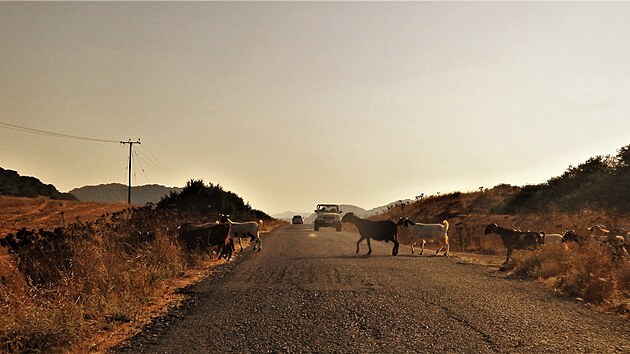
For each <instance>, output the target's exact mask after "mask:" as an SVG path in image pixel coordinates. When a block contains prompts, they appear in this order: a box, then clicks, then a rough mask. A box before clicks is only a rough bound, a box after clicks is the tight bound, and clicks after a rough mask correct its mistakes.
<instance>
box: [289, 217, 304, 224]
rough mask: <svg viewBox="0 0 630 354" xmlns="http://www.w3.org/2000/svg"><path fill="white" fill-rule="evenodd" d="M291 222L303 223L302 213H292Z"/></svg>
mask: <svg viewBox="0 0 630 354" xmlns="http://www.w3.org/2000/svg"><path fill="white" fill-rule="evenodd" d="M291 223H292V224H304V219H303V218H302V215H293V219H291Z"/></svg>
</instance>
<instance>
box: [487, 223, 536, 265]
mask: <svg viewBox="0 0 630 354" xmlns="http://www.w3.org/2000/svg"><path fill="white" fill-rule="evenodd" d="M492 233H494V234H498V235H499V236H501V241H503V246H505V248H506V249H507V255H506V257H505V263H507V262H508V261H509V260H510V256H511V255H512V251H514V250H515V249H532V248H536V247H538V246H539V245H542V244H543V239H542V235H541V234H540V233H539V232H533V231H520V230H514V229H506V228H504V227H501V226H499V225H497V224H490V225H488V226H486V229H485V231H484V234H486V235H487V234H492Z"/></svg>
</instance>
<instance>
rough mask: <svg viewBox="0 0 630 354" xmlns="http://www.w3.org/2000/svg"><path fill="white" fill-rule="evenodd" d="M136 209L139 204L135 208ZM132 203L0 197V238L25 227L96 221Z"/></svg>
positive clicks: (32, 227)
mask: <svg viewBox="0 0 630 354" xmlns="http://www.w3.org/2000/svg"><path fill="white" fill-rule="evenodd" d="M132 206H134V207H137V205H132ZM128 207H129V204H123V203H95V202H79V201H69V200H52V199H48V198H44V197H38V198H22V197H7V196H0V210H1V211H2V219H0V237H4V236H6V235H7V234H8V233H10V232H15V231H16V230H19V229H21V228H23V227H26V228H29V229H40V228H43V229H46V230H53V229H54V228H56V227H60V226H64V225H67V224H70V223H73V222H76V221H82V222H86V221H93V220H96V219H98V218H99V217H101V215H103V214H107V213H115V212H119V211H121V210H124V209H127V208H128Z"/></svg>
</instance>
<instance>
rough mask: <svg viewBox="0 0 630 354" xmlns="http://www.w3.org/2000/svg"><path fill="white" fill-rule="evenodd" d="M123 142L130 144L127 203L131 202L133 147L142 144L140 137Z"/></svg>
mask: <svg viewBox="0 0 630 354" xmlns="http://www.w3.org/2000/svg"><path fill="white" fill-rule="evenodd" d="M120 143H121V144H129V188H127V204H131V148H133V144H140V138H138V141H131V139H129V141H121V142H120Z"/></svg>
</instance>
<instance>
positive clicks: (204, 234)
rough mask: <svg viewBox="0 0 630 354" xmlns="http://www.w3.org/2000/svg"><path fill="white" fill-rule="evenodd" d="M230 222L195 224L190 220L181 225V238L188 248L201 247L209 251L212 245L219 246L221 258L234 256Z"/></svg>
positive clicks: (183, 244)
mask: <svg viewBox="0 0 630 354" xmlns="http://www.w3.org/2000/svg"><path fill="white" fill-rule="evenodd" d="M229 230H230V225H229V224H214V223H207V224H201V225H193V224H191V223H189V222H186V223H184V224H183V225H181V226H180V227H179V239H180V242H181V243H182V246H184V247H186V249H188V250H193V249H197V248H199V249H200V250H203V251H208V250H209V248H210V247H214V246H217V247H218V248H219V258H222V257H225V258H226V259H230V258H232V251H233V249H234V243H233V241H232V239H230V237H229Z"/></svg>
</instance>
